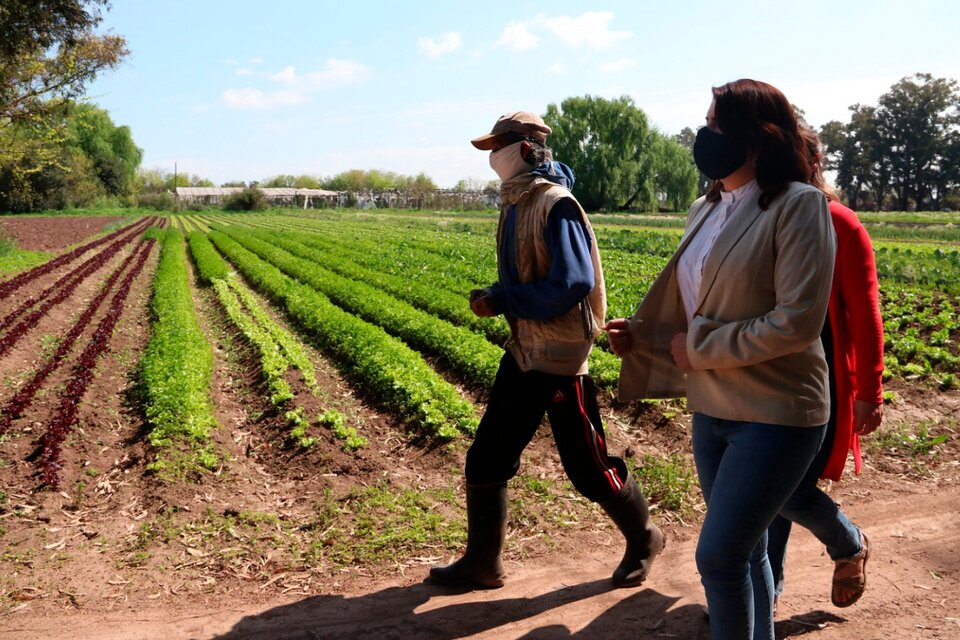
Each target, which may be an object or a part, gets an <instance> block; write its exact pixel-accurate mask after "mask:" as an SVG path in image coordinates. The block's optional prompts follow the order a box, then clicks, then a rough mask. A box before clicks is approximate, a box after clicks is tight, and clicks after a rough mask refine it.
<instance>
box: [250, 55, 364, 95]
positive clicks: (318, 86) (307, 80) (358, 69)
mask: <svg viewBox="0 0 960 640" xmlns="http://www.w3.org/2000/svg"><path fill="white" fill-rule="evenodd" d="M369 77H370V68H369V67H367V66H366V65H363V64H360V63H359V62H353V61H352V60H338V59H336V58H330V59H328V60H327V63H326V64H325V65H324V68H323V69H322V70H320V71H311V72H309V73H305V74H303V75H300V74H298V73H297V70H296V68H295V67H292V66H290V67H285V68H284V69H283V70H281V71H280V72H279V73H275V74H273V75H271V76H269V78H270V80H272V81H274V82H279V83H281V84H285V85H287V86H288V87H290V88H292V89H296V90H299V91H322V90H324V89H331V88H333V87H342V86H345V85H349V84H359V83H361V82H364V81H365V80H366V79H367V78H369Z"/></svg>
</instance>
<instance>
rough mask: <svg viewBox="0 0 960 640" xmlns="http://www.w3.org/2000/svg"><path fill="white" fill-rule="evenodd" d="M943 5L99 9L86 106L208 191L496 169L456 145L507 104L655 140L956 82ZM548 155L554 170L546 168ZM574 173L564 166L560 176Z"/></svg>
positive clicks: (823, 115)
mask: <svg viewBox="0 0 960 640" xmlns="http://www.w3.org/2000/svg"><path fill="white" fill-rule="evenodd" d="M958 6H960V3H957V2H956V0H913V1H910V2H903V1H899V2H893V1H886V0H876V1H864V0H858V1H850V2H845V1H844V0H832V1H829V2H827V1H821V0H806V1H805V2H794V3H790V4H789V5H787V3H782V2H778V1H776V0H766V1H760V0H728V2H726V3H721V2H706V1H701V0H661V1H659V2H651V1H648V0H628V1H608V2H603V1H597V2H567V1H555V2H549V3H546V2H532V1H525V0H516V1H513V2H501V1H499V0H486V1H483V2H470V1H466V0H451V1H449V2H441V1H439V0H436V1H418V0H403V1H399V0H398V1H391V0H381V1H379V2H374V1H368V0H339V1H337V2H329V1H326V0H320V1H312V2H308V1H305V0H304V1H296V2H294V1H287V0H275V1H274V2H263V1H258V2H251V1H247V0H231V1H229V2H227V1H221V0H182V1H181V0H113V7H112V9H111V10H110V11H109V12H108V13H106V15H105V19H104V22H103V27H104V28H105V29H109V30H112V31H114V32H116V33H118V34H120V35H123V36H124V37H126V39H127V42H128V45H129V47H130V49H131V52H132V53H131V56H130V58H129V59H128V60H127V61H126V62H125V63H124V64H123V65H122V66H121V67H119V68H118V69H116V70H113V71H110V72H107V73H105V74H103V75H102V76H101V77H100V78H98V79H97V80H96V82H94V83H93V84H92V85H91V86H90V88H89V91H88V98H89V99H90V100H91V101H92V102H94V103H96V104H98V105H100V106H101V107H103V108H105V109H107V110H108V111H109V112H110V114H111V116H112V118H113V120H114V122H115V123H117V124H122V125H127V126H129V127H130V128H131V130H132V132H133V137H134V140H135V141H136V143H137V144H138V145H139V146H140V147H141V148H143V150H144V160H143V165H142V166H144V167H147V168H160V169H164V170H166V171H173V167H174V163H175V162H176V163H177V167H178V170H179V171H181V172H189V173H193V174H198V175H200V176H202V177H206V178H209V179H211V180H213V181H214V182H215V183H217V184H220V183H222V182H225V181H228V180H247V181H249V180H261V179H264V178H267V177H270V176H273V175H277V174H298V175H299V174H311V175H319V176H332V175H335V174H337V173H340V172H342V171H346V170H348V169H355V168H359V169H381V170H386V171H394V172H397V173H402V174H407V175H413V174H417V173H420V172H421V171H422V172H425V173H426V174H427V175H429V176H430V177H432V178H433V179H434V181H435V182H436V183H437V184H438V185H439V186H441V187H450V186H453V185H454V184H455V183H456V182H457V181H458V180H460V179H473V180H481V181H484V182H485V181H487V180H490V179H493V178H495V177H496V176H495V175H494V174H493V172H492V171H491V170H490V168H489V166H488V164H487V155H486V154H485V153H483V152H480V151H477V150H475V149H473V147H471V146H470V144H469V140H470V139H471V138H473V137H476V136H478V135H481V134H483V133H486V132H487V131H489V129H490V127H491V126H492V125H493V123H494V121H495V120H496V119H497V117H498V116H499V115H500V114H502V113H505V112H507V111H515V110H528V111H536V112H538V113H541V114H542V113H543V112H545V111H546V108H547V105H548V104H551V103H554V104H559V103H560V102H562V101H563V100H564V99H565V98H568V97H571V96H582V95H588V94H589V95H594V96H602V97H605V98H615V97H618V96H621V95H627V96H630V97H631V98H632V99H633V100H634V102H635V103H636V105H637V106H638V107H639V108H641V109H642V110H643V111H644V112H645V113H646V114H647V118H648V120H649V121H650V123H651V124H652V125H653V126H655V127H656V128H657V129H659V130H660V131H662V132H664V133H668V134H674V133H678V132H679V131H680V130H681V129H682V128H683V127H686V126H689V127H693V128H696V127H697V126H699V125H700V124H701V123H702V122H703V117H704V114H705V113H706V110H707V107H708V105H709V102H710V87H711V86H714V85H718V84H723V83H724V82H727V81H730V80H734V79H737V78H742V77H751V78H756V79H758V80H763V81H766V82H769V83H771V84H773V85H775V86H777V87H778V88H780V89H781V90H782V91H783V92H784V93H785V94H786V95H787V97H788V98H789V99H790V100H791V101H792V102H793V103H794V104H796V105H797V106H799V107H801V108H802V109H804V111H805V112H806V114H807V119H808V120H809V121H810V123H811V124H813V125H815V126H819V125H821V124H823V123H824V122H827V121H829V120H842V121H844V122H846V121H848V120H849V111H848V107H849V106H850V105H852V104H854V103H861V104H871V105H872V104H876V103H877V100H878V98H879V97H880V95H881V94H883V93H884V92H886V91H887V90H888V89H889V88H890V86H891V85H892V84H894V83H895V82H897V81H898V80H900V79H901V78H903V77H904V76H907V75H912V74H914V73H917V72H927V73H932V74H933V75H934V76H937V77H947V78H952V79H955V80H958V81H960V44H958V43H960V36H958V34H960V9H958V8H957V7H958ZM558 159H560V160H562V158H558ZM574 169H576V167H574Z"/></svg>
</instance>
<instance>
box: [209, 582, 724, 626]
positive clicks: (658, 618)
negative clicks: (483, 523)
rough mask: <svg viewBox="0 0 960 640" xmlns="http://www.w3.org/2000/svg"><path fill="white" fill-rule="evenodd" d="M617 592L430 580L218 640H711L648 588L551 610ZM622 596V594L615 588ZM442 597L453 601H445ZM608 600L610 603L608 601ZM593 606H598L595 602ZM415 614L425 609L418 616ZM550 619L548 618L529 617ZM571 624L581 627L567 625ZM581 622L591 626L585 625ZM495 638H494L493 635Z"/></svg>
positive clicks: (692, 611)
mask: <svg viewBox="0 0 960 640" xmlns="http://www.w3.org/2000/svg"><path fill="white" fill-rule="evenodd" d="M611 590H612V587H611V585H610V582H609V580H595V581H592V582H586V583H583V584H577V585H571V586H565V587H562V588H559V589H556V590H553V591H549V592H547V593H543V594H539V595H535V596H531V597H510V598H502V599H491V598H490V597H489V595H490V593H491V592H478V593H477V594H474V596H475V597H476V600H472V599H471V600H469V601H465V599H467V598H471V597H472V596H471V595H470V593H469V592H467V591H456V590H450V589H449V588H441V587H438V586H436V585H432V584H429V583H423V584H417V585H413V586H409V587H390V588H387V589H383V590H381V591H378V592H375V593H371V594H367V595H361V596H357V597H343V596H339V595H338V596H317V597H312V598H307V599H305V600H302V601H300V602H296V603H293V604H289V605H284V606H280V607H276V608H274V609H270V610H267V611H264V612H262V613H260V614H258V615H255V616H248V617H246V618H243V619H242V620H240V621H239V622H238V623H237V624H236V625H235V626H234V627H233V629H231V630H230V631H229V632H227V633H226V634H223V635H220V636H217V637H216V639H215V640H240V639H243V640H267V639H268V638H269V639H270V640H294V639H296V640H301V639H302V640H321V639H322V640H341V639H342V640H346V639H347V638H350V639H354V638H360V637H369V638H378V639H382V640H427V639H430V640H446V639H454V638H469V637H471V636H474V635H477V634H481V633H484V632H490V631H491V630H494V629H499V631H498V632H496V637H504V638H506V637H509V638H522V639H524V640H553V639H555V638H584V639H586V638H590V639H591V640H605V639H611V640H612V639H614V638H625V637H646V636H648V635H659V634H665V635H666V636H668V637H679V638H687V639H690V640H697V639H700V638H702V639H704V640H706V639H707V638H709V635H710V633H709V629H708V627H707V623H706V621H705V620H704V618H703V615H702V612H701V607H699V606H695V605H684V606H682V607H679V608H676V609H671V607H673V606H674V604H675V603H676V602H677V601H678V600H679V597H674V596H667V595H664V594H661V593H658V592H656V591H653V590H651V589H643V590H639V591H635V592H634V593H631V594H630V595H627V596H626V597H624V598H622V599H619V600H616V601H615V602H614V604H613V605H612V606H609V607H608V608H606V609H605V610H603V611H600V612H599V614H598V615H596V617H594V618H593V619H591V620H585V619H584V618H585V617H587V616H588V615H593V614H586V615H583V614H576V613H573V612H571V611H569V610H567V611H563V612H557V616H556V619H557V622H556V623H554V622H552V621H551V620H550V614H549V612H550V611H551V610H553V609H559V608H561V607H564V606H566V605H570V604H574V603H577V602H580V601H584V600H588V599H590V598H593V597H595V596H600V595H602V594H605V593H608V592H610V591H611ZM618 593H620V591H618ZM445 600H451V601H452V602H450V603H449V604H445V603H444V601H445ZM607 600H609V598H607ZM592 604H593V606H591V607H588V608H587V609H588V610H589V611H594V610H596V609H597V607H596V603H592ZM418 609H420V610H419V611H418ZM544 614H546V618H547V620H546V621H544V620H543V619H539V620H532V618H535V617H537V616H542V615H544ZM564 620H569V621H570V622H571V623H573V624H574V625H575V626H576V628H577V630H576V631H571V630H570V628H569V627H568V626H567V625H566V624H564V623H563V621H564ZM584 623H586V624H585V625H584ZM501 627H504V628H503V629H500V628H501ZM488 637H494V636H488Z"/></svg>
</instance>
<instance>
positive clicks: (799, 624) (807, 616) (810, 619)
mask: <svg viewBox="0 0 960 640" xmlns="http://www.w3.org/2000/svg"><path fill="white" fill-rule="evenodd" d="M846 621H847V619H846V618H841V617H840V616H838V615H836V614H833V613H830V612H828V611H820V610H818V611H809V612H807V613H801V614H798V615H795V616H791V617H790V618H787V619H786V620H777V624H776V627H775V630H776V633H777V640H786V638H796V637H797V636H803V635H806V634H808V633H814V632H816V631H822V630H823V628H824V627H825V626H826V625H827V624H840V623H843V622H846Z"/></svg>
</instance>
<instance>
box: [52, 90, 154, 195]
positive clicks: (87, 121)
mask: <svg viewBox="0 0 960 640" xmlns="http://www.w3.org/2000/svg"><path fill="white" fill-rule="evenodd" d="M66 146H67V148H70V149H75V150H78V151H80V152H82V153H84V154H86V155H87V156H88V157H89V158H90V160H91V161H92V162H93V166H94V169H95V171H96V175H97V177H98V178H99V180H100V182H101V183H102V184H103V186H104V188H105V190H106V192H107V193H109V194H111V195H117V196H123V195H132V194H133V193H135V192H136V189H137V181H136V178H137V169H138V168H139V167H140V160H141V159H142V158H143V150H142V149H140V148H139V147H137V145H136V144H134V142H133V136H132V135H131V133H130V128H129V127H126V126H121V127H118V126H116V125H115V124H114V123H113V120H112V119H111V118H110V114H109V113H107V112H106V111H104V110H103V109H100V108H98V107H96V106H94V105H90V104H81V105H76V106H75V108H74V109H72V110H71V113H70V117H69V119H68V126H67V137H66Z"/></svg>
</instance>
